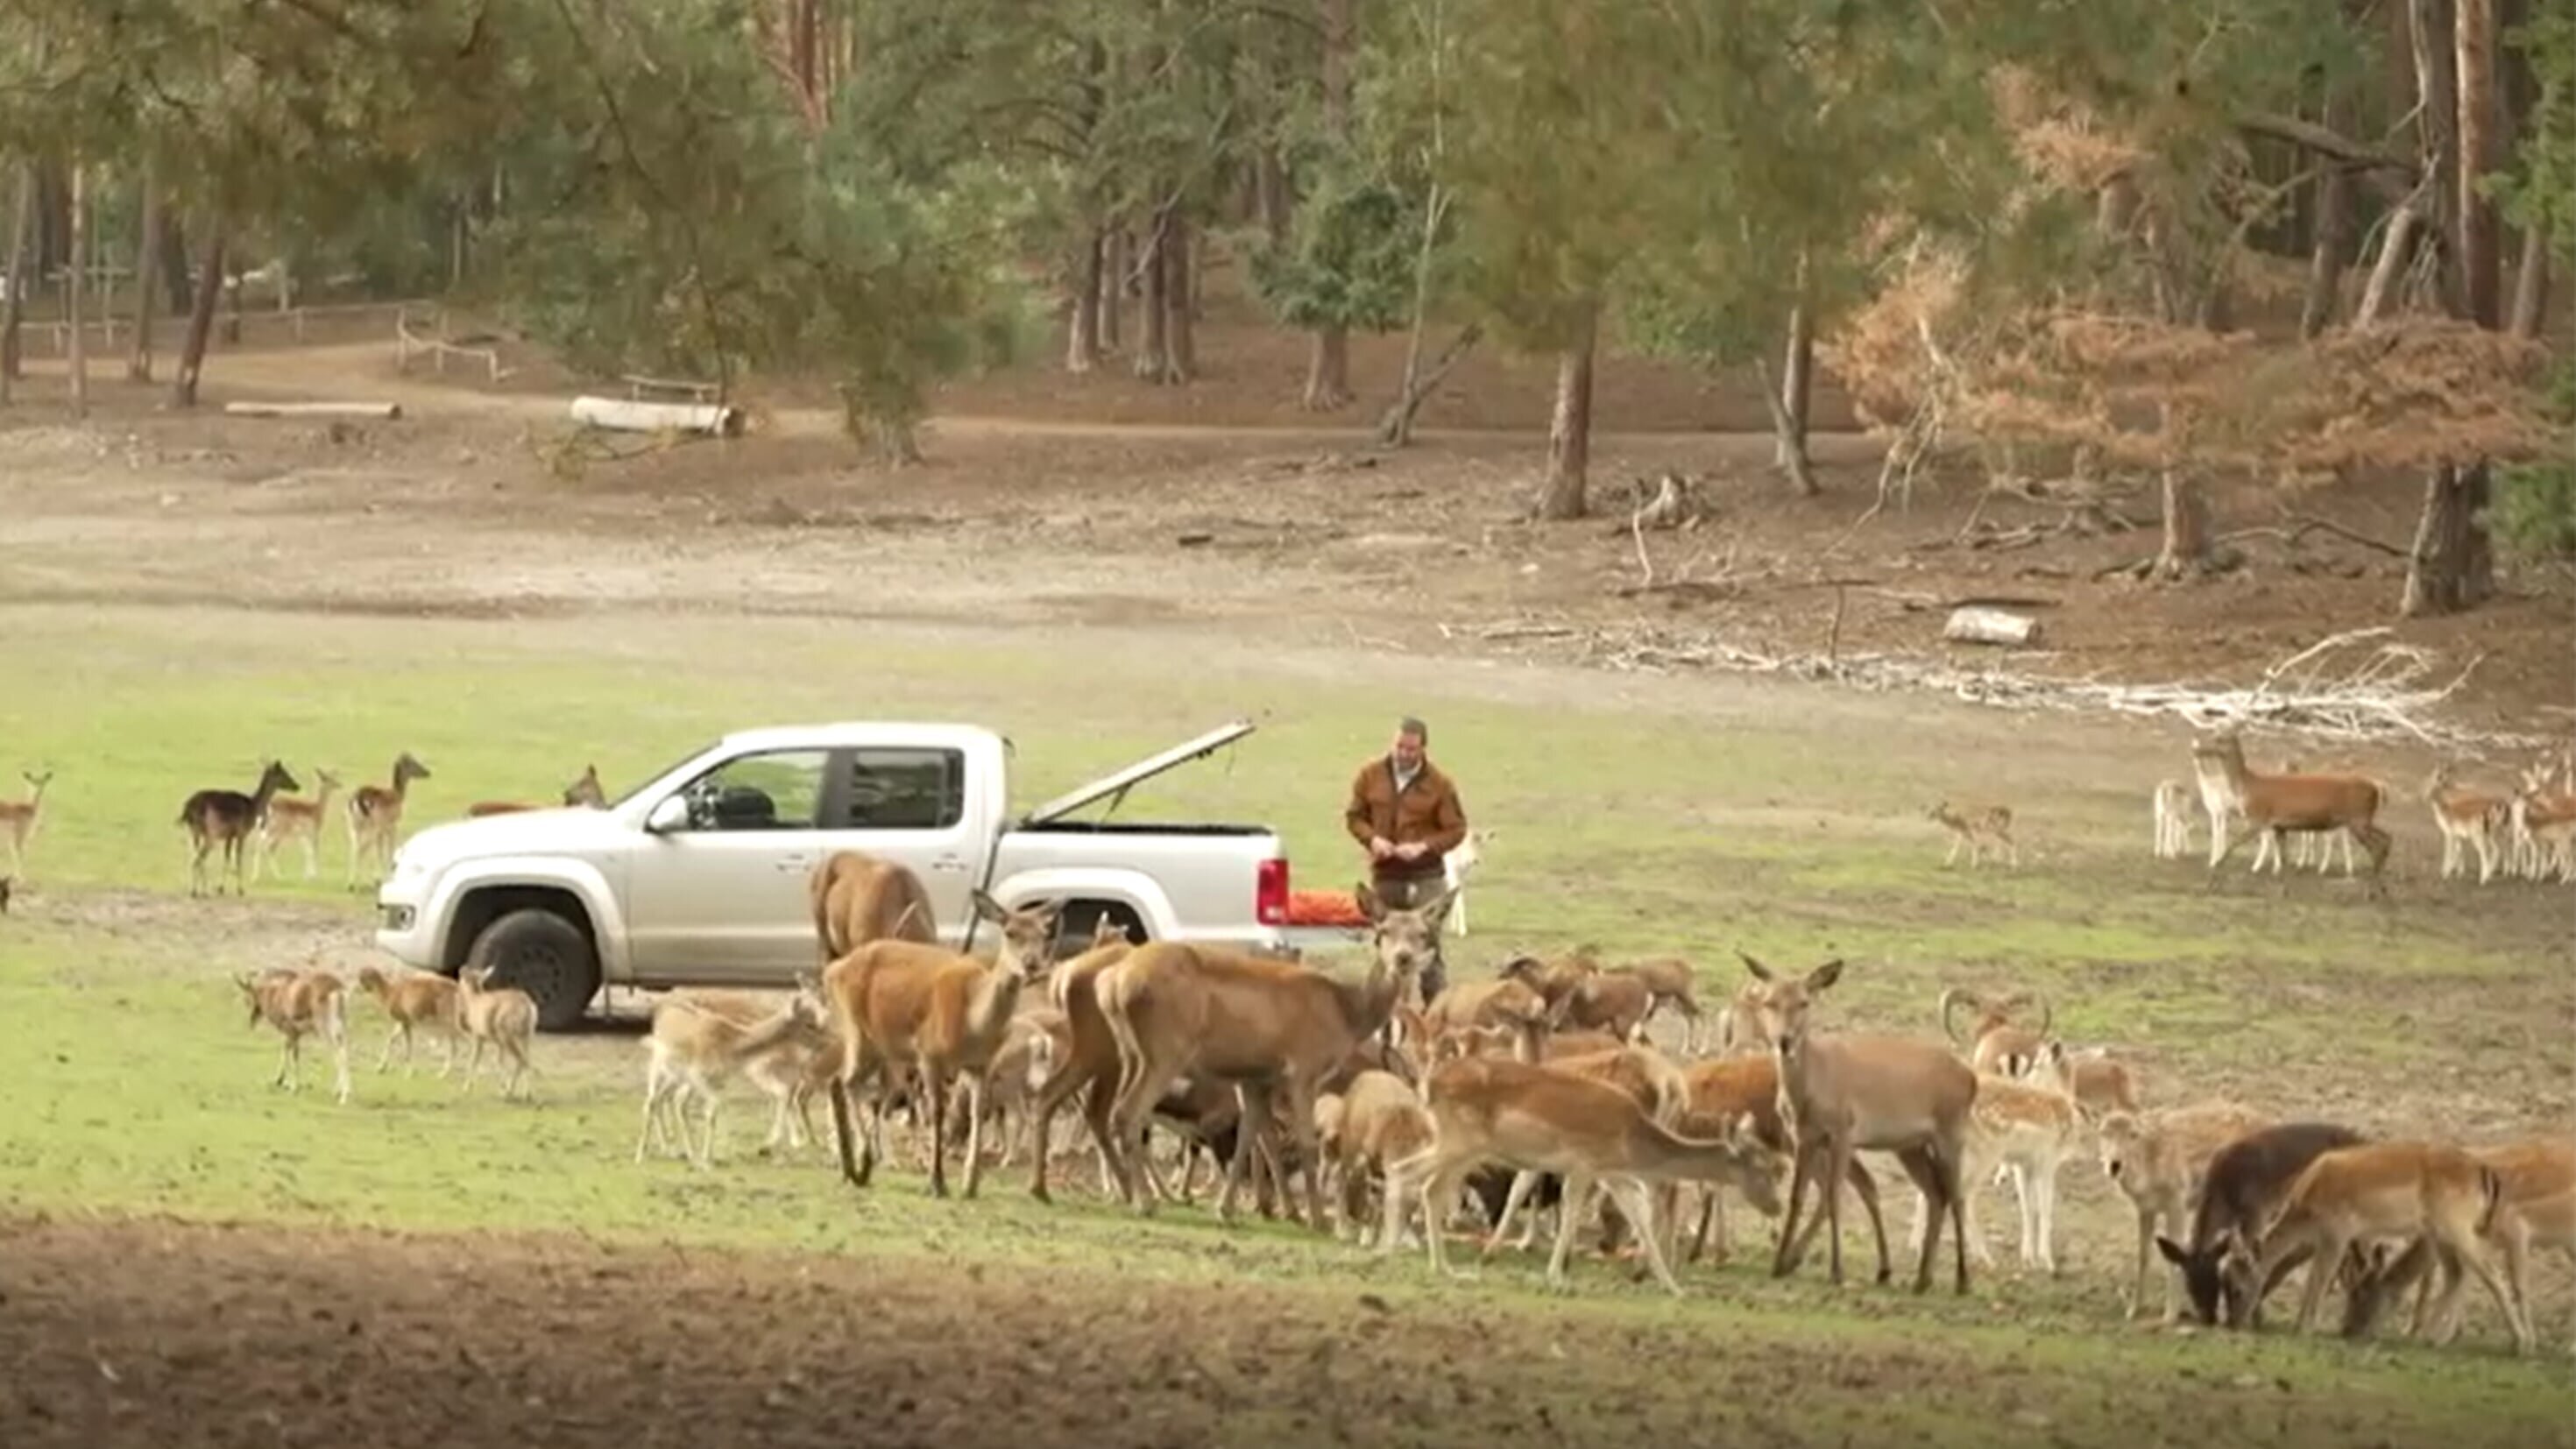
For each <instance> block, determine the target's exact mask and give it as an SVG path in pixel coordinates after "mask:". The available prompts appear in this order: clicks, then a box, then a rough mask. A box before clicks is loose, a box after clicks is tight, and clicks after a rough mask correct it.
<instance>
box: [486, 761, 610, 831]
mask: <svg viewBox="0 0 2576 1449" xmlns="http://www.w3.org/2000/svg"><path fill="white" fill-rule="evenodd" d="M563 803H564V804H565V805H566V806H574V805H586V806H588V807H590V808H591V809H593V810H598V809H601V808H604V807H605V806H606V805H607V804H608V792H607V791H606V790H603V789H601V788H600V784H599V767H598V766H597V765H584V766H583V767H582V771H581V778H580V779H578V780H575V781H573V782H572V783H571V784H569V785H566V786H565V787H564V792H563ZM545 808H546V807H545V806H543V805H538V804H534V803H532V802H530V801H526V800H477V801H475V802H474V803H473V804H471V805H468V806H466V807H465V817H466V818H467V819H469V820H479V819H481V818H483V817H484V816H486V815H516V814H519V813H521V812H522V811H527V810H543V809H545Z"/></svg>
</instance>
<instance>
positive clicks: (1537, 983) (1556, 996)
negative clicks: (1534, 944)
mask: <svg viewBox="0 0 2576 1449" xmlns="http://www.w3.org/2000/svg"><path fill="white" fill-rule="evenodd" d="M1503 970H1504V972H1505V973H1506V974H1508V975H1510V976H1512V977H1513V979H1515V980H1518V981H1521V982H1524V983H1526V984H1527V985H1529V986H1530V987H1531V988H1532V989H1533V990H1535V991H1537V992H1538V994H1539V996H1540V998H1541V999H1543V1000H1545V1001H1546V1002H1547V1003H1548V1004H1549V1007H1550V1009H1551V1016H1550V1020H1551V1021H1552V1022H1553V1023H1554V1024H1556V1025H1558V1026H1563V1027H1571V1028H1573V1029H1575V1030H1577V1031H1591V1030H1599V1031H1606V1032H1608V1033H1610V1034H1611V1035H1612V1036H1615V1037H1617V1038H1618V1039H1619V1040H1621V1041H1623V1042H1624V1041H1635V1040H1637V1034H1638V1033H1639V1032H1640V1031H1642V1030H1643V1029H1644V1028H1645V1025H1646V1017H1647V1016H1648V1015H1649V1014H1650V1013H1652V1012H1653V1011H1654V1009H1655V989H1654V987H1653V986H1652V985H1650V984H1648V983H1647V981H1646V980H1645V979H1644V978H1643V977H1641V976H1638V975H1637V974H1635V973H1634V972H1631V971H1608V970H1604V969H1603V968H1602V967H1601V964H1600V963H1599V962H1597V961H1594V960H1592V959H1591V957H1590V956H1589V955H1588V954H1587V953H1583V952H1578V953H1577V954H1576V955H1575V956H1573V957H1572V958H1570V959H1568V960H1566V961H1560V962H1552V963H1550V962H1541V961H1538V960H1536V959H1534V958H1531V957H1528V956H1523V957H1519V958H1517V959H1515V960H1513V961H1511V962H1509V963H1507V964H1506V965H1505V966H1504V967H1503Z"/></svg>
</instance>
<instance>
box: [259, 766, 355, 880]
mask: <svg viewBox="0 0 2576 1449" xmlns="http://www.w3.org/2000/svg"><path fill="white" fill-rule="evenodd" d="M339 789H340V777H339V776H337V775H334V774H332V773H331V772H330V771H328V770H325V769H321V768H319V767H316V768H315V769H314V771H313V798H312V799H310V800H299V799H295V798H293V797H291V796H286V795H280V796H278V797H277V798H276V799H274V800H271V801H269V802H268V818H267V819H266V820H264V821H263V822H261V825H260V831H259V866H258V868H256V869H255V870H254V871H253V872H252V873H253V874H255V875H260V876H261V877H262V878H263V879H267V880H275V879H276V878H277V852H278V849H279V848H280V847H281V846H283V845H285V844H286V843H287V842H288V841H290V840H301V841H303V842H304V878H305V879H306V880H311V879H313V878H314V877H315V876H317V875H320V874H321V873H322V822H323V821H324V820H325V819H328V818H329V812H330V809H331V797H332V796H333V795H335V794H337V793H338V792H339Z"/></svg>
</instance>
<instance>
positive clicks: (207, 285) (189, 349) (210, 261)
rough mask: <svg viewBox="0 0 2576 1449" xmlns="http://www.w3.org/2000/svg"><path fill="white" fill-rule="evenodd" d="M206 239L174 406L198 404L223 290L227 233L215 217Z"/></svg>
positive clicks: (173, 385) (207, 222)
mask: <svg viewBox="0 0 2576 1449" xmlns="http://www.w3.org/2000/svg"><path fill="white" fill-rule="evenodd" d="M203 225H204V226H205V229H206V234H205V236H204V238H203V239H202V240H201V241H199V243H198V246H199V248H200V250H199V251H198V253H197V287H196V296H194V297H192V298H190V299H189V300H190V303H191V305H190V306H189V308H188V336H187V340H186V341H184V342H182V343H181V344H180V345H179V372H178V375H177V376H175V377H173V378H171V379H170V405H171V406H172V407H179V408H192V407H195V406H196V405H197V378H198V375H199V374H201V373H203V372H204V371H205V370H206V344H207V343H208V342H210V341H212V340H213V337H214V331H215V298H216V296H217V294H218V293H220V292H221V291H222V290H223V279H224V233H223V228H222V227H221V226H219V225H217V224H216V222H215V219H214V218H212V217H208V218H207V219H206V220H205V222H204V223H203Z"/></svg>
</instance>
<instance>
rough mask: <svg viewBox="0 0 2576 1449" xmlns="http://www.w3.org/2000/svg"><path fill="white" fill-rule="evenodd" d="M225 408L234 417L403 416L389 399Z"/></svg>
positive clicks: (380, 419)
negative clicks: (383, 400) (382, 400)
mask: <svg viewBox="0 0 2576 1449" xmlns="http://www.w3.org/2000/svg"><path fill="white" fill-rule="evenodd" d="M224 411H225V412H227V413H229V414H231V415H232V416H234V417H237V418H372V419H374V420H376V421H378V422H387V421H391V420H393V419H396V418H399V417H401V416H402V404H401V403H389V402H296V403H284V402H281V403H272V402H228V403H226V404H224Z"/></svg>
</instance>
